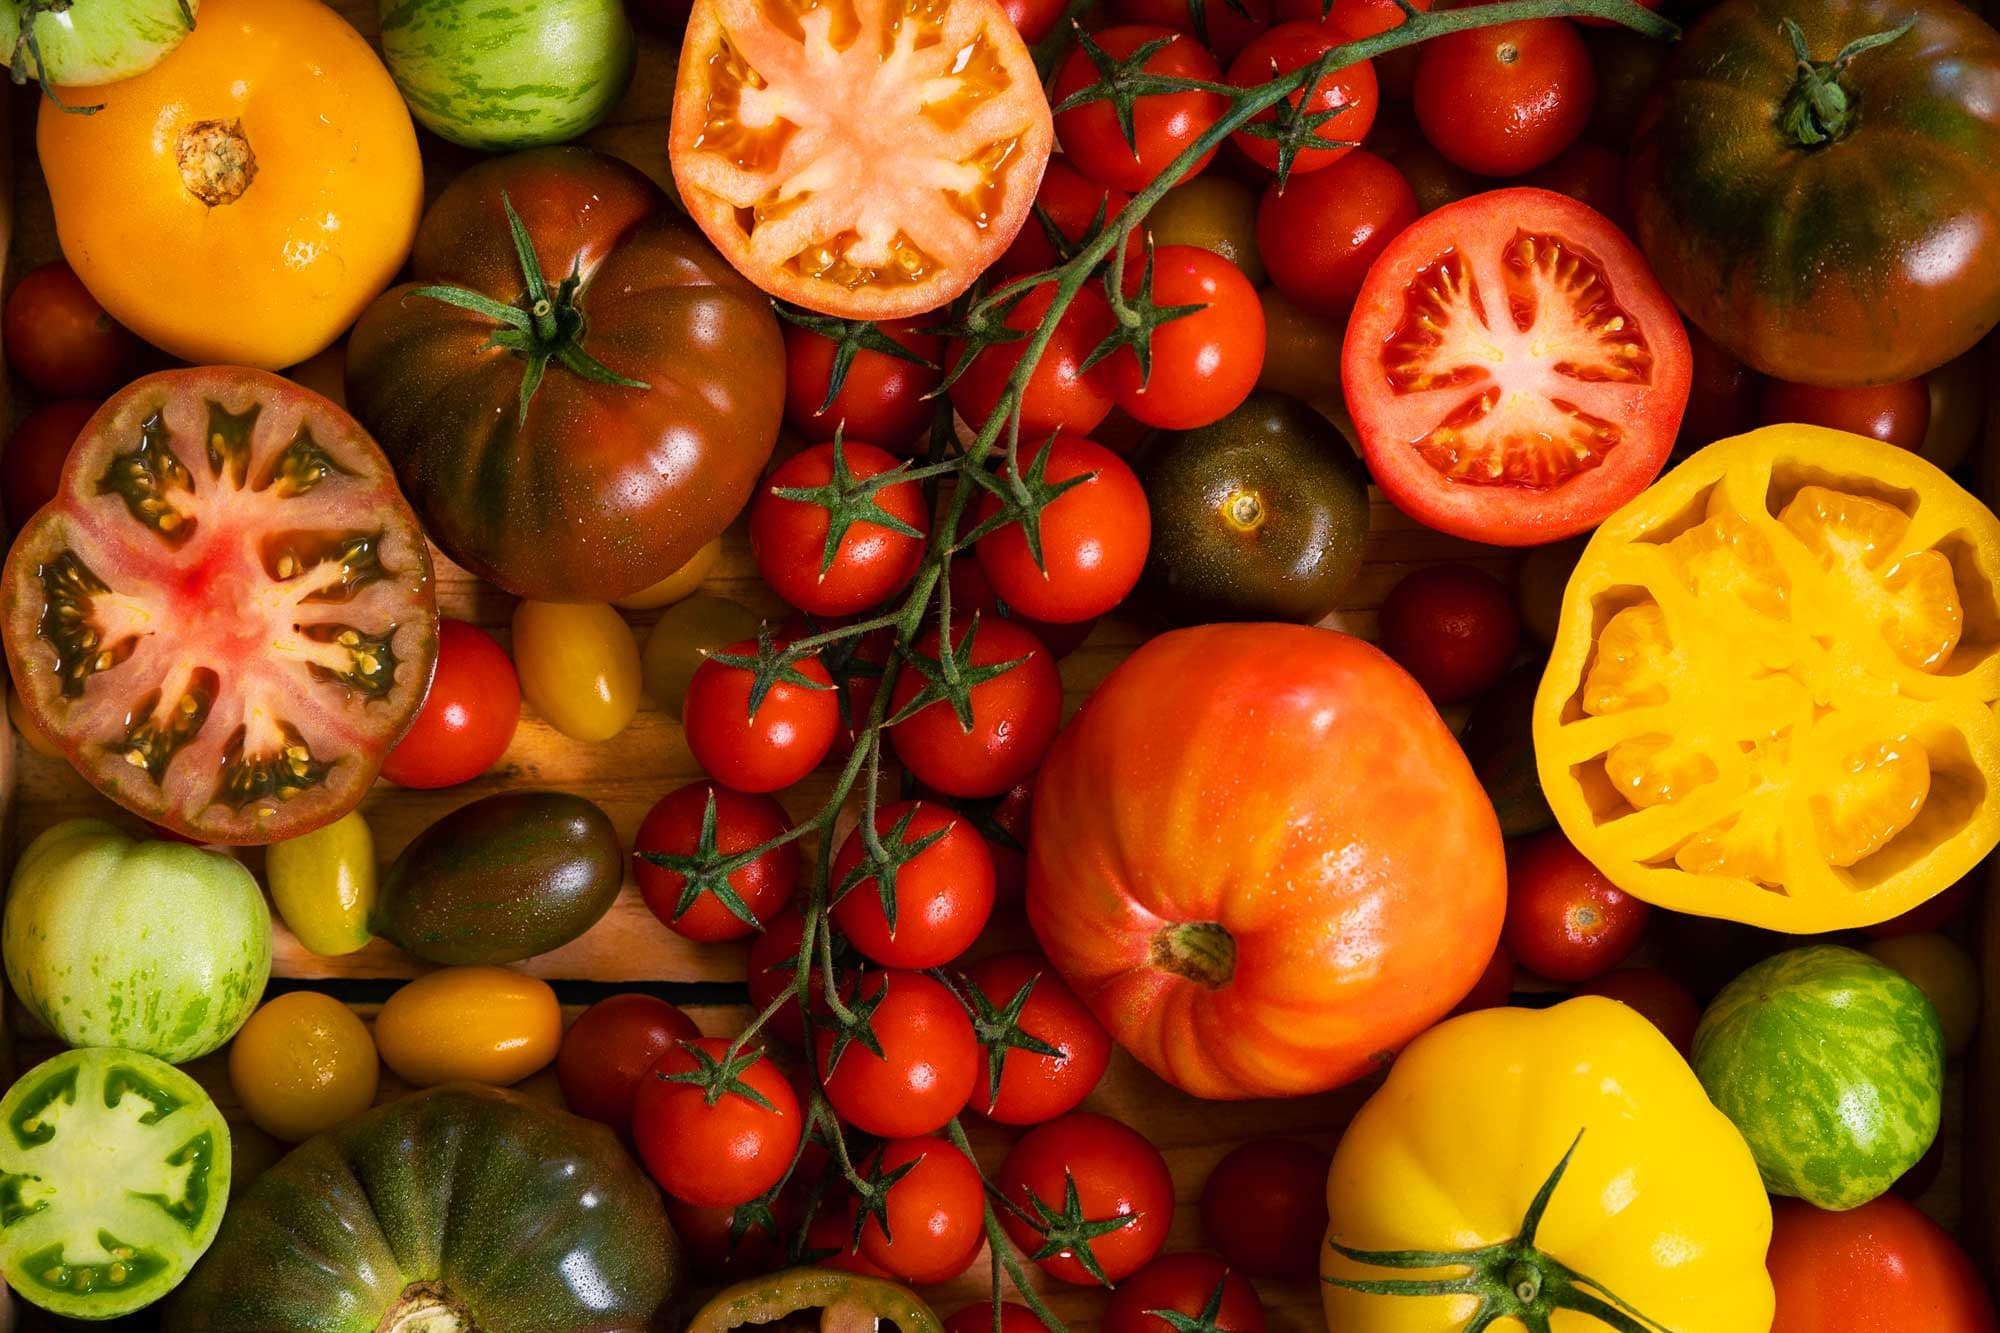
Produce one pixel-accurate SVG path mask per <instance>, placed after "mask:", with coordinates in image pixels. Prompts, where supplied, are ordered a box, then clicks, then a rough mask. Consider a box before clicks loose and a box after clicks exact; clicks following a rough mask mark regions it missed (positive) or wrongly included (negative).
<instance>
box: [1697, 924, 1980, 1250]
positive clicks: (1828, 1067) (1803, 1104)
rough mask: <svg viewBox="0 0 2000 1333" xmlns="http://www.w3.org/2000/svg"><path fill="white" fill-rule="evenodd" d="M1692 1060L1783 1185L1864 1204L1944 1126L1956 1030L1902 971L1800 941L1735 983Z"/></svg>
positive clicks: (1826, 1202) (1844, 1204) (1812, 1198)
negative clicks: (1948, 1043)
mask: <svg viewBox="0 0 2000 1333" xmlns="http://www.w3.org/2000/svg"><path fill="white" fill-rule="evenodd" d="M1693 1063H1694V1070H1695V1073H1696V1074H1697V1075H1698V1076H1699V1077H1700V1079H1701V1084H1702V1086H1703V1087H1704V1088H1706V1089H1707V1090H1708V1095H1709V1098H1710V1099H1711V1100H1712V1101H1714V1103H1715V1104H1716V1106H1718V1107H1720V1108H1721V1110H1722V1112H1723V1114H1724V1115H1727V1116H1728V1117H1729V1118H1730V1119H1731V1120H1732V1121H1734V1122H1735V1124H1736V1127H1737V1129H1739V1130H1741V1131H1742V1133H1743V1137H1744V1138H1745V1139H1746V1140H1747V1141H1748V1142H1749V1144H1750V1151H1751V1152H1752V1154H1754V1155H1755V1157H1756V1159H1757V1167H1758V1169H1759V1170H1760V1171H1761V1172H1762V1173H1763V1176H1764V1184H1765V1185H1766V1186H1767V1187H1768V1188H1769V1189H1770V1190H1771V1192H1772V1193H1774V1194H1786V1195H1791V1196H1792V1197H1794V1198H1800V1199H1804V1200H1805V1201H1806V1202H1808V1203H1811V1204H1814V1205H1816V1206H1818V1207H1821V1208H1828V1209H1834V1210H1844V1209H1848V1208H1858V1207H1860V1206H1861V1205H1862V1204H1864V1203H1867V1202H1868V1201H1869V1200H1871V1199H1874V1198H1876V1197H1878V1196H1879V1195H1881V1194H1882V1193H1884V1192H1885V1191H1886V1190H1887V1189H1888V1188H1889V1187H1890V1186H1891V1185H1892V1184H1894V1183H1895V1181H1896V1179H1897V1178H1898V1177H1899V1176H1901V1175H1902V1174H1903V1173H1904V1172H1905V1171H1908V1170H1909V1169H1910V1168H1911V1167H1912V1166H1914V1165H1916V1162H1917V1159H1918V1158H1920V1157H1922V1156H1923V1155H1924V1153H1925V1151H1926V1150H1928V1149H1929V1147H1930V1146H1931V1142H1932V1140H1934V1139H1935V1138H1936V1137H1937V1131H1938V1117H1939V1114H1940V1112H1941V1111H1942V1109H1943V1103H1944V1032H1943V1030H1942V1028H1941V1027H1940V1026H1939V1024H1938V1017H1937V1012H1936V1011H1935V1010H1934V1009H1932V1008H1931V1003H1930V1001H1929V1000H1928V999H1926V998H1925V997H1924V993H1923V992H1922V991H1921V990H1918V989H1917V987H1916V986H1915V985H1913V984H1912V983H1911V982H1910V981H1909V980H1908V979H1906V978H1905V977H1904V976H1903V975H1902V974H1901V973H1899V972H1897V971H1895V970H1894V969H1892V968H1889V967H1886V966H1884V965H1883V964H1881V963H1878V962H1876V961H1875V960H1874V959H1873V958H1870V957H1868V956H1867V955H1866V954H1863V953H1857V952H1855V951H1854V950H1852V949H1843V948H1840V947H1838V946H1836V945H1828V944H1820V945H1810V946H1807V947H1806V948H1802V949H1793V950H1791V951H1790V952H1788V953H1782V954H1779V955H1778V956H1777V957H1775V958H1769V959H1766V960H1765V961H1763V962H1761V963H1759V964H1757V965H1756V966H1755V967H1753V968H1751V969H1750V970H1749V971H1747V972H1745V973H1743V975H1742V976H1739V977H1738V978H1736V980H1734V981H1732V982H1730V983H1729V985H1728V986H1726V987H1724V988H1723V991H1722V993H1721V994H1720V995H1718V996H1716V998H1715V1003H1714V1004H1712V1005H1710V1006H1709V1009H1708V1012H1707V1013H1706V1014H1704V1015H1703V1016H1702V1020H1701V1027H1700V1029H1699V1030H1698V1031H1697V1032H1696V1033H1695V1040H1694V1060H1693Z"/></svg>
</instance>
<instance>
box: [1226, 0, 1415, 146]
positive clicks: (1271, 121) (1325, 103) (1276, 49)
mask: <svg viewBox="0 0 2000 1333" xmlns="http://www.w3.org/2000/svg"><path fill="white" fill-rule="evenodd" d="M1353 40H1354V34H1353V33H1351V32H1349V31H1347V30H1346V29H1345V28H1343V27H1341V26H1340V25H1339V24H1338V23H1337V22H1334V21H1331V20H1329V21H1327V22H1298V21H1294V22H1290V23H1280V24H1279V25H1278V26H1277V27H1275V28H1272V29H1270V30H1269V31H1267V32H1262V33H1259V34H1258V35H1257V36H1255V37H1253V38H1252V39H1251V40H1250V44H1249V45H1248V46H1245V47H1244V48H1243V51H1242V53H1241V54H1240V55H1238V56H1237V57H1236V59H1235V60H1233V61H1232V62H1230V66H1229V81H1230V82H1231V83H1233V84H1235V85H1236V86H1237V87H1239V88H1254V87H1256V86H1258V85H1259V84H1264V83H1269V82H1270V81H1271V80H1272V79H1274V78H1276V77H1277V76H1278V75H1280V74H1290V73H1291V72H1292V71H1293V70H1296V69H1303V68H1305V67H1306V66H1307V65H1310V64H1312V63H1313V61H1315V60H1318V59H1319V58H1320V57H1321V56H1323V55H1325V54H1326V53H1327V52H1328V51H1331V50H1332V49H1333V48H1334V47H1336V46H1339V45H1341V44H1343V43H1345V42H1350V41H1353ZM1381 100H1382V97H1381V93H1380V92H1379V91H1378V90H1377V88H1376V86H1375V67H1374V66H1373V65H1371V64H1369V63H1368V61H1366V60H1357V61H1355V62H1354V63H1352V64H1350V65H1343V66H1342V67H1341V68H1339V69H1336V70H1333V71H1331V72H1330V73H1328V74H1326V75H1325V76H1323V77H1322V78H1321V79H1320V80H1319V81H1318V82H1316V83H1314V84H1313V86H1312V91H1311V93H1310V95H1308V94H1306V93H1304V92H1297V93H1293V94H1292V95H1291V96H1290V97H1288V98H1286V99H1285V102H1286V105H1288V106H1290V107H1291V108H1292V111H1293V112H1294V114H1301V115H1307V116H1312V115H1326V116H1329V117H1330V118H1329V119H1328V120H1326V121H1324V122H1322V123H1321V124H1320V125H1319V126H1318V128H1316V129H1313V130H1311V131H1310V132H1309V133H1308V134H1307V135H1306V136H1305V139H1304V141H1303V143H1302V144H1301V145H1299V146H1298V147H1297V148H1296V149H1295V150H1294V152H1293V154H1292V157H1291V161H1290V163H1289V164H1288V165H1287V170H1288V171H1289V173H1290V174H1293V175H1297V174H1300V173H1303V172H1311V171H1318V170H1319V169H1320V168H1321V167H1329V166H1332V165H1333V164H1334V163H1335V162H1338V161H1339V160H1340V159H1341V158H1343V157H1345V156H1346V155H1347V154H1348V153H1349V152H1351V151H1352V150H1353V148H1354V146H1355V145H1356V144H1359V143H1360V142H1361V141H1362V140H1363V139H1365V138H1367V137H1368V131H1369V129H1370V127H1372V126H1373V125H1374V124H1375V111H1376V108H1377V107H1378V106H1380V105H1381ZM1276 122H1277V112H1276V110H1275V109H1274V110H1270V111H1263V112H1259V113H1258V115H1257V116H1256V117H1255V118H1254V119H1253V120H1251V122H1250V124H1249V125H1248V126H1246V127H1244V128H1243V129H1240V130H1238V131H1237V132H1236V133H1234V134H1232V135H1230V136H1229V142H1231V143H1232V144H1235V145H1236V147H1237V149H1238V150H1239V151H1241V152H1242V154H1243V156H1245V157H1247V158H1249V159H1250V160H1251V161H1252V162H1255V163H1256V164H1257V165H1258V166H1260V167H1266V168H1268V169H1270V170H1272V171H1276V170H1278V168H1279V167H1280V166H1281V165H1286V164H1285V163H1284V159H1283V157H1282V156H1281V154H1280V146H1279V144H1278V141H1277V140H1275V139H1273V138H1271V137H1269V134H1268V133H1259V128H1260V127H1261V128H1262V129H1263V130H1264V131H1267V132H1268V131H1270V130H1271V129H1272V128H1273V127H1274V126H1275V124H1276Z"/></svg>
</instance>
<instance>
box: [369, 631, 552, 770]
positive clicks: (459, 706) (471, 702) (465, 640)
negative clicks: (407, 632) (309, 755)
mask: <svg viewBox="0 0 2000 1333" xmlns="http://www.w3.org/2000/svg"><path fill="white" fill-rule="evenodd" d="M437 653H438V656H437V671H436V672H435V673H434V674H433V675H432V676H431V687H430V690H429V691H428V692H427V693H426V694H425V695H424V704H423V707H421V708H419V709H418V710H417V716H416V719H415V720H414V721H412V722H411V723H410V729H409V730H408V731H407V732H405V733H404V734H403V739H402V740H400V741H397V742H396V748H395V749H393V750H391V751H389V754H388V756H387V757H386V758H385V759H383V761H382V776H383V777H385V778H387V779H389V781H391V782H393V783H395V784H396V785H397V786H399V787H419V788H431V787H455V786H457V785H458V784H459V783H461V782H470V781H472V779H474V778H476V777H478V776H479V775H480V774H481V773H484V772H485V771H486V770H487V769H489V768H491V767H493V765H495V764H497V763H499V762H500V756H501V755H503V754H505V753H507V746H508V745H509V744H511V743H512V742H513V739H514V728H515V727H516V726H517V725H518V724H519V723H520V721H521V681H520V678H519V677H518V676H516V675H515V674H514V663H513V661H512V660H511V659H510V658H509V657H508V656H507V650H506V649H504V648H502V647H501V646H500V645H499V644H497V643H495V642H494V641H493V636H492V635H490V634H487V633H485V632H484V631H482V630H479V629H475V628H474V627H473V626H471V625H468V624H466V623H465V622H464V621H462V620H441V621H439V622H438V650H437Z"/></svg>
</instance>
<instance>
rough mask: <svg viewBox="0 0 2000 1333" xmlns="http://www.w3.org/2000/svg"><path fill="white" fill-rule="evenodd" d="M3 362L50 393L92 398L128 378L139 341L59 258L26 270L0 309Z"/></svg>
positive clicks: (37, 390)
mask: <svg viewBox="0 0 2000 1333" xmlns="http://www.w3.org/2000/svg"><path fill="white" fill-rule="evenodd" d="M0 338H4V341H5V342H6V345H7V363H8V364H9V365H11V366H13V367H14V373H15V374H17V375H19V376H20V377H21V378H22V379H24V380H26V381H27V382H28V384H29V385H30V386H31V387H32V388H33V389H34V390H35V392H37V393H39V394H42V395H44V396H46V397H50V398H97V397H102V396H103V395H105V394H107V393H110V392H111V391H112V390H113V389H116V388H118V387H120V386H121V385H123V384H124V383H125V381H126V380H128V379H130V378H132V372H133V370H134V369H135V368H136V367H137V366H138V362H139V340H138V339H137V338H136V337H134V336H133V335H132V333H131V331H130V330H128V329H127V328H126V327H125V326H124V325H122V324H120V323H119V322H118V321H116V320H114V319H113V318H111V316H110V315H107V314H106V313H105V312H104V307H103V306H101V305H99V304H98V303H97V298H96V297H94V296H92V295H91V294H90V292H89V291H88V290H87V289H86V288H85V287H84V285H83V281H82V280H81V279H80V278H78V277H77V276H76V273H75V271H74V270H73V269H71V268H70V266H69V265H68V264H65V263H63V262H62V261H61V260H60V259H58V260H56V261H54V262H53V263H49V264H44V265H42V266H41V267H40V268H35V269H30V270H28V272H26V273H25V274H23V275H22V276H21V280H20V281H19V282H17V283H15V284H14V290H13V292H11V293H10V294H9V295H8V297H7V305H6V309H5V312H4V314H0Z"/></svg>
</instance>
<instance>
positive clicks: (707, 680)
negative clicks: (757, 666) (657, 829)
mask: <svg viewBox="0 0 2000 1333" xmlns="http://www.w3.org/2000/svg"><path fill="white" fill-rule="evenodd" d="M780 647H781V645H780ZM759 649H760V646H759V645H758V644H756V643H752V642H749V641H747V640H746V641H744V642H742V643H734V644H731V645H730V646H729V647H728V648H726V649H724V650H723V651H722V652H720V653H712V654H710V655H709V656H708V657H707V658H706V659H704V660H703V662H702V664H701V665H700V666H699V667H696V668H695V673H694V678H693V679H692V680H690V681H689V682H688V692H687V699H686V701H685V702H684V703H683V704H682V706H681V712H682V717H683V723H682V726H683V729H684V730H685V731H686V733H687V744H688V750H689V751H690V752H691V753H692V754H693V755H694V759H695V762H696V763H698V764H700V765H701V766H702V769H703V771H705V772H706V773H708V775H709V776H710V777H712V778H714V779H715V780H716V781H717V782H720V783H721V784H722V785H723V786H725V787H733V788H735V789H736V790H737V791H747V792H765V791H776V790H778V789H779V788H780V787H789V786H791V785H792V784H793V783H794V782H797V781H798V780H799V779H800V778H803V777H804V776H805V775H806V774H808V773H810V772H812V771H813V769H814V768H816V767H818V765H819V761H820V760H822V759H824V758H826V753H827V751H828V750H831V749H832V748H833V740H834V737H835V736H836V735H837V734H839V731H840V703H839V700H838V699H837V698H836V697H835V694H834V689H833V677H831V676H829V675H828V674H827V670H826V667H825V666H824V665H823V664H822V663H821V662H820V660H819V659H818V658H817V657H805V658H801V659H799V660H798V661H795V662H793V663H791V664H790V665H789V666H788V667H787V668H785V670H786V671H787V672H788V673H790V674H791V675H793V676H796V677H797V678H798V679H785V678H784V677H782V676H781V677H779V678H778V679H776V680H774V681H773V682H772V684H771V687H770V689H769V690H768V691H767V692H766V693H765V695H764V697H763V698H762V699H760V700H758V701H757V702H756V705H755V706H754V707H753V706H752V704H751V695H752V693H753V692H754V688H755V685H756V675H755V672H754V671H753V669H752V667H751V666H746V665H744V663H745V662H751V663H754V662H756V661H757V660H758V658H759ZM725 659H726V660H725Z"/></svg>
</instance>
